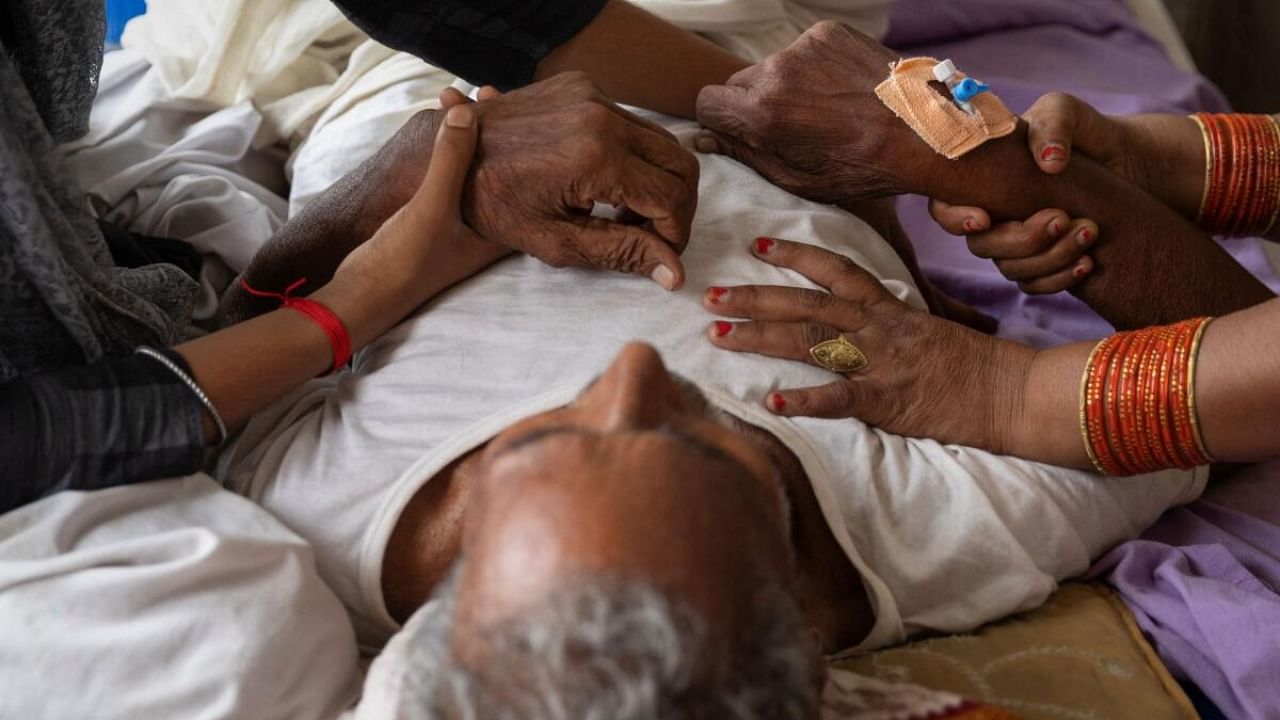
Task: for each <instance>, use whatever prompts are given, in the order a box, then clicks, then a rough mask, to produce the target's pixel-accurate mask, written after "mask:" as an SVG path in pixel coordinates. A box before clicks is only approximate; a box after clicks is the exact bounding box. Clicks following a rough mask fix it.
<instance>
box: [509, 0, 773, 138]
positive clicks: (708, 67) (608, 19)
mask: <svg viewBox="0 0 1280 720" xmlns="http://www.w3.org/2000/svg"><path fill="white" fill-rule="evenodd" d="M747 65H749V63H748V62H747V61H746V60H744V59H742V58H739V57H738V56H736V55H733V54H732V53H729V52H727V51H725V50H722V49H721V48H719V47H717V46H716V45H714V44H713V43H711V42H710V41H708V40H705V39H703V38H701V37H698V36H697V35H694V34H693V33H690V32H687V31H685V30H681V29H680V28H678V27H676V26H675V25H672V24H671V23H669V22H667V21H665V20H663V19H661V18H659V17H657V16H655V15H652V14H650V13H648V12H645V11H644V10H641V9H640V8H637V7H635V6H633V5H631V4H629V3H627V2H625V1H624V0H611V1H610V2H609V4H608V5H606V6H605V8H604V10H602V11H601V12H600V14H599V15H597V16H596V18H595V19H594V20H592V21H591V24H589V25H587V27H586V28H584V29H583V30H582V31H581V32H579V33H578V34H577V35H575V36H574V37H573V38H571V39H570V40H569V41H568V42H566V43H565V44H563V45H561V46H560V47H558V48H556V49H555V50H553V51H552V52H551V53H550V54H549V55H547V56H546V57H544V58H543V59H542V61H541V62H539V63H538V69H537V72H536V73H535V75H534V79H536V80H542V79H545V78H548V77H551V76H553V75H558V74H560V73H562V72H568V71H574V70H577V71H582V72H585V73H587V74H588V75H590V76H591V79H592V80H594V81H595V82H596V84H597V85H599V86H600V89H601V90H603V91H604V92H605V94H607V95H608V96H609V97H610V98H612V99H613V100H614V101H616V102H620V103H624V104H627V105H635V106H638V107H644V108H648V109H650V110H656V111H658V112H661V113H666V114H667V115H674V116H676V117H684V118H690V119H692V118H693V117H694V109H695V107H696V104H697V99H698V92H699V91H701V90H702V88H704V87H706V86H707V85H718V84H721V83H723V82H724V81H725V80H727V79H728V78H729V76H730V75H732V74H733V73H735V72H737V71H738V70H741V69H742V68H744V67H747Z"/></svg>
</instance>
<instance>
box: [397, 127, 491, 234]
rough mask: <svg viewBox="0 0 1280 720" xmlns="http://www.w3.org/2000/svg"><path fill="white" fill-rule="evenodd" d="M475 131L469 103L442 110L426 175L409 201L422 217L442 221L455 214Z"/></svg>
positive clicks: (476, 133)
mask: <svg viewBox="0 0 1280 720" xmlns="http://www.w3.org/2000/svg"><path fill="white" fill-rule="evenodd" d="M479 131H480V128H479V124H478V123H477V120H476V111H475V108H474V107H472V106H471V105H470V104H464V105H455V106H454V107H451V108H449V109H448V110H447V111H446V112H445V115H444V122H442V123H440V130H439V132H437V133H436V143H435V147H434V148H433V149H432V151H431V165H430V166H429V167H428V168H427V176H426V178H424V179H423V181H422V184H421V185H419V186H418V191H417V193H415V194H414V196H413V200H411V201H410V202H409V205H410V207H412V208H413V211H414V213H415V214H418V215H419V216H420V217H421V218H422V219H424V220H427V221H431V220H444V219H446V218H452V217H457V216H458V214H459V210H458V208H459V207H460V206H461V204H462V193H463V189H464V188H465V187H466V183H467V174H468V173H469V172H470V171H471V161H472V159H473V158H474V157H475V152H476V138H477V137H478V136H479V134H480V132H479Z"/></svg>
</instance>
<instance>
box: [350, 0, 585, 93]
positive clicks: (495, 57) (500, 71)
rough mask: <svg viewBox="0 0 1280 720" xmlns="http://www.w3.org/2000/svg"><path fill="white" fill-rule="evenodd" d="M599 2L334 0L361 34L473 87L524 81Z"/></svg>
mask: <svg viewBox="0 0 1280 720" xmlns="http://www.w3.org/2000/svg"><path fill="white" fill-rule="evenodd" d="M605 2H606V0H334V4H336V5H337V6H338V7H339V8H341V9H342V11H343V12H344V13H346V15H347V17H349V18H351V21H352V22H354V23H355V24H356V25H358V26H360V28H361V29H362V30H364V31H365V32H367V33H369V36H370V37H372V38H374V39H375V40H377V41H378V42H380V43H382V44H383V45H387V46H389V47H392V48H395V49H396V50H404V51H406V52H410V53H413V54H414V55H417V56H418V57H420V58H422V59H423V60H426V61H427V62H429V63H431V64H432V65H435V66H437V67H442V68H444V69H446V70H448V71H449V72H451V73H453V74H455V75H458V76H459V77H462V78H463V79H465V80H466V81H467V82H470V83H472V84H475V85H494V86H496V87H497V88H498V89H500V90H510V89H512V88H517V87H521V86H524V85H528V84H529V83H530V82H532V81H533V71H534V68H535V67H536V66H537V64H538V61H539V60H541V59H542V58H543V57H545V56H546V55H547V54H548V53H550V52H551V51H552V50H554V49H556V48H557V47H559V46H560V45H561V44H563V43H564V42H565V41H566V40H568V39H569V38H571V37H573V36H574V35H575V34H577V32H578V31H579V30H581V29H582V28H584V27H586V26H587V24H588V23H590V22H591V21H592V20H593V19H594V18H595V16H596V15H598V14H600V10H601V9H603V8H604V5H605Z"/></svg>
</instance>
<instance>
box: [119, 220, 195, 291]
mask: <svg viewBox="0 0 1280 720" xmlns="http://www.w3.org/2000/svg"><path fill="white" fill-rule="evenodd" d="M98 227H99V228H101V229H102V237H103V238H104V239H105V240H106V241H107V249H108V250H110V251H111V259H112V260H113V261H114V262H115V264H116V265H119V266H120V267H127V268H140V267H145V266H147V265H157V264H159V263H169V264H170V265H177V266H178V268H180V269H181V270H182V272H184V273H186V274H187V277H189V278H191V279H192V280H195V281H196V282H200V268H201V266H203V265H204V256H203V255H201V254H200V253H199V252H196V249H195V248H193V247H191V246H190V245H189V244H187V243H185V242H183V241H181V240H173V239H171V238H161V237H152V236H150V235H139V234H137V233H132V232H129V231H128V230H125V229H124V228H122V227H120V226H119V225H115V224H112V223H109V222H107V221H106V220H102V219H99V220H98Z"/></svg>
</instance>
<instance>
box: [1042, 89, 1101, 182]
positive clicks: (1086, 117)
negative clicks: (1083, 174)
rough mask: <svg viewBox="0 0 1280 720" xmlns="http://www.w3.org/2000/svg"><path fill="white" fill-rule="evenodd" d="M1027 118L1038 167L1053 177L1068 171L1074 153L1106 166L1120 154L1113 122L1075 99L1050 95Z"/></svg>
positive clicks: (1067, 96)
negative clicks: (1114, 156) (1074, 151)
mask: <svg viewBox="0 0 1280 720" xmlns="http://www.w3.org/2000/svg"><path fill="white" fill-rule="evenodd" d="M1023 117H1024V119H1026V121H1027V125H1028V126H1029V130H1028V133H1027V141H1028V143H1029V144H1030V145H1031V152H1032V153H1034V155H1035V159H1036V164H1037V165H1039V166H1040V169H1041V170H1043V171H1044V172H1046V173H1049V174H1050V175H1056V174H1058V173H1060V172H1062V171H1063V170H1066V169H1067V164H1068V163H1069V162H1070V160H1071V153H1072V152H1073V150H1078V151H1079V152H1082V153H1084V154H1085V155H1087V156H1089V157H1092V158H1094V159H1095V160H1099V161H1102V162H1105V161H1106V160H1107V159H1109V158H1110V157H1112V156H1113V155H1115V154H1116V153H1117V151H1118V148H1117V147H1115V144H1116V141H1117V138H1116V137H1115V134H1114V132H1113V131H1112V126H1111V123H1110V121H1109V120H1108V119H1107V118H1106V117H1104V116H1103V115H1102V114H1101V113H1099V112H1098V111H1097V110H1094V109H1093V107H1091V106H1090V105H1089V104H1087V103H1085V102H1084V101H1082V100H1080V99H1078V98H1075V97H1072V96H1071V95H1067V94H1065V93H1049V94H1048V95H1045V96H1043V97H1041V98H1040V99H1039V100H1036V102H1035V104H1034V105H1032V106H1031V109H1029V110H1027V112H1026V114H1025V115H1024V116H1023Z"/></svg>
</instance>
